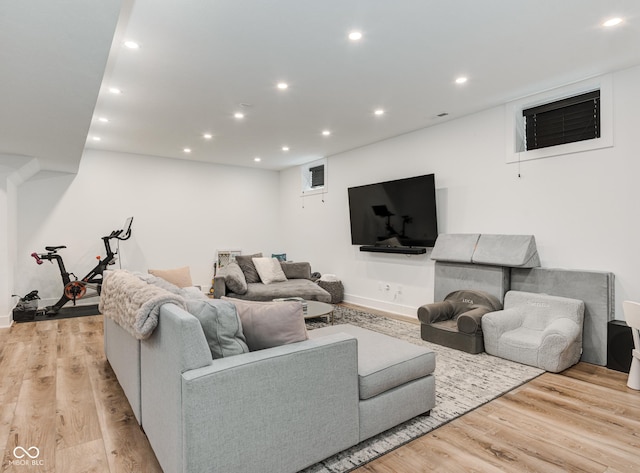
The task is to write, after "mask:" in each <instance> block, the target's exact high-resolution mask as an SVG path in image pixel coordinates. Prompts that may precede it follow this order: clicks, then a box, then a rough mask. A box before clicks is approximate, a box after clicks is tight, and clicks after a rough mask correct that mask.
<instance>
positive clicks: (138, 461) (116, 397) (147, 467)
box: [88, 357, 162, 473]
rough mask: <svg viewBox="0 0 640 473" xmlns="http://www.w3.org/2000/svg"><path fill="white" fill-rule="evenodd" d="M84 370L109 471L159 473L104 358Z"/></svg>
mask: <svg viewBox="0 0 640 473" xmlns="http://www.w3.org/2000/svg"><path fill="white" fill-rule="evenodd" d="M88 369H89V377H90V379H91V388H92V391H93V395H94V399H95V403H96V409H97V412H98V419H99V421H100V426H101V430H102V439H103V441H104V445H105V451H106V452H107V461H108V462H109V467H110V471H112V472H116V471H136V472H140V473H161V472H162V469H161V468H160V464H159V463H158V460H157V459H156V457H155V454H154V453H153V450H152V449H151V447H150V445H149V441H148V439H147V437H146V436H145V435H144V433H143V432H142V430H141V429H140V426H139V425H138V423H137V421H136V419H135V416H134V415H133V411H132V410H131V406H130V405H129V403H128V401H127V399H126V397H125V395H124V393H123V391H122V388H121V387H120V385H119V384H118V381H117V379H116V377H115V374H114V373H113V370H112V369H111V367H110V366H109V363H108V362H107V360H106V358H104V357H103V358H102V359H91V361H90V363H89V364H88Z"/></svg>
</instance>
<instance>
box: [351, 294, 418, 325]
mask: <svg viewBox="0 0 640 473" xmlns="http://www.w3.org/2000/svg"><path fill="white" fill-rule="evenodd" d="M344 301H345V302H350V303H351V304H356V305H359V306H362V307H367V308H369V309H377V310H384V311H385V312H390V313H392V314H397V315H404V316H405V317H411V318H414V319H417V318H418V315H417V310H418V308H417V307H412V306H407V305H401V304H394V303H392V302H387V301H380V300H377V299H370V298H368V297H360V296H354V295H353V294H345V295H344Z"/></svg>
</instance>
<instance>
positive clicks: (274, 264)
mask: <svg viewBox="0 0 640 473" xmlns="http://www.w3.org/2000/svg"><path fill="white" fill-rule="evenodd" d="M252 261H253V264H254V265H255V267H256V271H258V275H259V276H260V281H262V282H263V283H264V284H271V283H274V282H282V281H286V280H287V277H286V276H285V275H284V273H283V272H282V268H281V267H280V261H278V260H277V259H276V258H267V257H264V258H252Z"/></svg>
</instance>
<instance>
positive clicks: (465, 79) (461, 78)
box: [456, 77, 468, 84]
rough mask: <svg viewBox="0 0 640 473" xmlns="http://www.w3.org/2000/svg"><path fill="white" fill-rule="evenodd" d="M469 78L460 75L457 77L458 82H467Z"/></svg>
mask: <svg viewBox="0 0 640 473" xmlns="http://www.w3.org/2000/svg"><path fill="white" fill-rule="evenodd" d="M467 80H468V79H467V78H466V77H458V78H457V79H456V84H464V83H465V82H467Z"/></svg>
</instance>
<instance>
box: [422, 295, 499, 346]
mask: <svg viewBox="0 0 640 473" xmlns="http://www.w3.org/2000/svg"><path fill="white" fill-rule="evenodd" d="M500 309H502V304H501V303H500V301H499V300H498V298H497V297H495V296H492V295H491V294H489V293H487V292H483V291H472V290H463V291H454V292H452V293H450V294H448V295H447V297H445V298H444V301H442V302H435V303H433V304H425V305H423V306H422V307H419V308H418V318H419V319H420V322H421V331H420V332H421V333H420V334H421V336H422V339H423V340H426V341H428V342H432V343H437V344H438V345H444V346H448V347H451V348H455V349H457V350H462V351H466V352H467V353H473V354H476V353H480V352H482V351H484V344H483V336H482V329H481V328H482V326H481V320H482V317H483V316H484V315H485V314H486V313H488V312H492V311H495V310H500Z"/></svg>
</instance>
